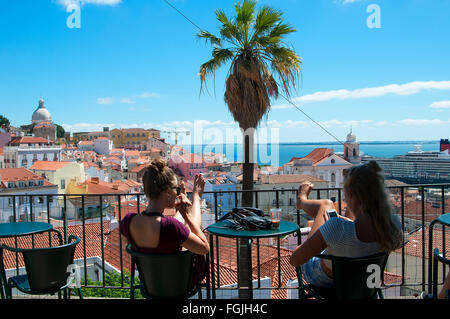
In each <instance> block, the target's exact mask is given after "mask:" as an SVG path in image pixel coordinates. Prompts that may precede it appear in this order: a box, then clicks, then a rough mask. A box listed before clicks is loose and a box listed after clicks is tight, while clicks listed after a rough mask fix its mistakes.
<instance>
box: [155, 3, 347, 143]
mask: <svg viewBox="0 0 450 319" xmlns="http://www.w3.org/2000/svg"><path fill="white" fill-rule="evenodd" d="M163 1H164V2H165V3H167V4H168V5H169V6H170V7H171V8H172V9H174V10H175V11H176V12H178V13H179V14H180V15H181V16H183V17H184V18H185V19H186V20H187V21H189V22H190V23H191V24H192V25H193V26H195V27H196V28H197V29H199V30H200V31H203V30H202V28H200V27H199V26H198V25H197V24H195V23H194V22H193V21H192V20H191V19H189V18H188V17H187V16H185V15H184V14H183V13H182V12H181V11H180V10H178V9H177V8H176V7H175V6H174V5H172V4H171V3H170V2H169V1H167V0H163ZM279 95H280V96H281V97H283V98H284V99H285V100H286V101H288V103H289V104H291V105H293V106H294V107H295V108H296V109H297V110H299V111H300V112H302V113H303V115H305V116H306V117H307V118H309V119H310V120H311V121H312V122H313V123H315V124H316V125H317V126H319V127H320V128H321V129H322V130H324V131H325V132H326V133H327V134H328V135H330V136H331V137H333V138H334V139H335V140H336V141H338V143H340V144H342V145H344V143H342V142H341V141H340V140H339V139H338V138H337V137H336V136H334V135H333V134H331V133H330V132H329V131H328V130H327V129H325V128H324V127H323V126H322V125H320V124H319V123H318V122H316V121H315V120H314V119H313V118H312V117H311V116H309V115H308V114H306V113H305V112H304V111H302V110H301V109H300V107H298V106H297V105H296V104H294V103H293V102H292V101H291V100H290V99H288V98H287V97H286V96H284V95H283V94H280V93H279Z"/></svg>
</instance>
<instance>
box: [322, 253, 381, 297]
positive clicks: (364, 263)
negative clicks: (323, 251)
mask: <svg viewBox="0 0 450 319" xmlns="http://www.w3.org/2000/svg"><path fill="white" fill-rule="evenodd" d="M318 257H320V258H324V259H331V262H332V267H333V280H334V287H333V290H334V296H335V298H338V299H373V298H376V296H377V289H378V288H380V286H381V284H383V283H384V281H383V274H384V268H385V266H386V262H387V259H388V254H387V253H378V254H375V255H371V256H366V257H358V258H349V257H336V256H330V255H319V256H318Z"/></svg>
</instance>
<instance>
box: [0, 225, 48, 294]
mask: <svg viewBox="0 0 450 319" xmlns="http://www.w3.org/2000/svg"><path fill="white" fill-rule="evenodd" d="M51 230H53V226H52V224H49V223H44V222H15V223H0V239H1V238H8V237H21V236H29V235H36V234H40V233H45V232H48V231H51ZM0 258H1V260H0V264H1V274H0V283H1V295H2V299H4V298H5V290H4V289H5V284H6V272H5V269H4V264H3V251H2V250H1V249H0Z"/></svg>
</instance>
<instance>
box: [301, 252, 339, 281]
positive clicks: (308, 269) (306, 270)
mask: <svg viewBox="0 0 450 319" xmlns="http://www.w3.org/2000/svg"><path fill="white" fill-rule="evenodd" d="M300 269H301V270H302V275H303V279H305V280H306V282H307V283H309V284H311V285H314V286H317V287H322V288H329V287H333V279H332V278H330V277H328V276H327V275H326V274H325V273H324V272H323V269H322V265H321V263H320V258H317V257H313V258H311V259H310V260H308V262H306V263H305V264H303V265H302V266H301V268H300Z"/></svg>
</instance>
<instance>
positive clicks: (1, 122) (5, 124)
mask: <svg viewBox="0 0 450 319" xmlns="http://www.w3.org/2000/svg"><path fill="white" fill-rule="evenodd" d="M9 126H10V122H9V120H8V119H7V118H6V117H4V116H3V115H0V127H2V128H4V129H6V128H9Z"/></svg>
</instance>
